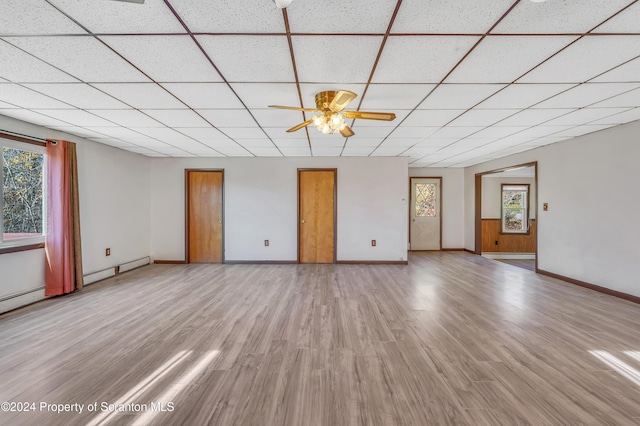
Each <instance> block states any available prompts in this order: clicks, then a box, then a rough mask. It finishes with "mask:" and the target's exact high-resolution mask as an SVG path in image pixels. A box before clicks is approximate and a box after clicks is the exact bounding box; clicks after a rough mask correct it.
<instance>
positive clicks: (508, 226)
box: [502, 185, 529, 234]
mask: <svg viewBox="0 0 640 426" xmlns="http://www.w3.org/2000/svg"><path fill="white" fill-rule="evenodd" d="M502 232H505V233H516V234H517V233H521V234H522V233H527V232H529V185H502Z"/></svg>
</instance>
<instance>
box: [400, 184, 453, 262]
mask: <svg viewBox="0 0 640 426" xmlns="http://www.w3.org/2000/svg"><path fill="white" fill-rule="evenodd" d="M413 179H438V180H439V181H440V184H439V185H438V187H439V188H440V189H439V191H438V192H439V193H438V197H440V198H439V199H440V202H439V203H438V213H439V215H440V250H413V249H409V251H442V210H443V209H442V204H444V203H443V202H442V176H411V177H409V203H408V204H409V208H408V209H407V216H408V218H409V220H408V223H409V227H408V228H409V229H408V234H409V235H408V237H407V241H408V242H409V247H411V208H412V206H413V205H412V202H411V201H412V200H411V192H412V189H413Z"/></svg>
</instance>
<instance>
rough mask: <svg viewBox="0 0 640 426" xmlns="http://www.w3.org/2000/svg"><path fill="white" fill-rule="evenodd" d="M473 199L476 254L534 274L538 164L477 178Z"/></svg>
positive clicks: (499, 171) (536, 253)
mask: <svg viewBox="0 0 640 426" xmlns="http://www.w3.org/2000/svg"><path fill="white" fill-rule="evenodd" d="M475 196H476V198H475V254H479V255H482V256H484V257H488V258H490V259H494V260H497V261H500V262H504V263H509V264H511V265H514V266H518V267H520V268H524V269H529V270H531V271H537V269H538V236H537V235H538V215H537V213H538V172H537V162H533V163H527V164H520V165H516V166H511V167H505V168H502V169H497V170H491V171H488V172H484V173H479V174H476V181H475Z"/></svg>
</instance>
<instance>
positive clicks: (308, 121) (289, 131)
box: [287, 118, 313, 133]
mask: <svg viewBox="0 0 640 426" xmlns="http://www.w3.org/2000/svg"><path fill="white" fill-rule="evenodd" d="M311 123H313V118H312V119H310V120H307V121H305V122H304V123H300V124H298V125H297V126H293V127H292V128H290V129H289V130H287V133H291V132H295V131H297V130H300V129H302V128H303V127H307V126H308V125H309V124H311Z"/></svg>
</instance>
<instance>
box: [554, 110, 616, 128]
mask: <svg viewBox="0 0 640 426" xmlns="http://www.w3.org/2000/svg"><path fill="white" fill-rule="evenodd" d="M625 110H626V109H625V108H584V109H579V110H577V111H575V112H572V113H570V114H567V115H564V116H562V117H558V118H556V119H554V120H551V121H549V122H547V123H545V124H546V125H549V126H565V125H571V124H572V125H575V126H578V125H581V124H586V123H590V122H591V121H596V120H600V119H603V118H606V117H608V116H610V115H614V114H617V113H619V112H624V111H625Z"/></svg>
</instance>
